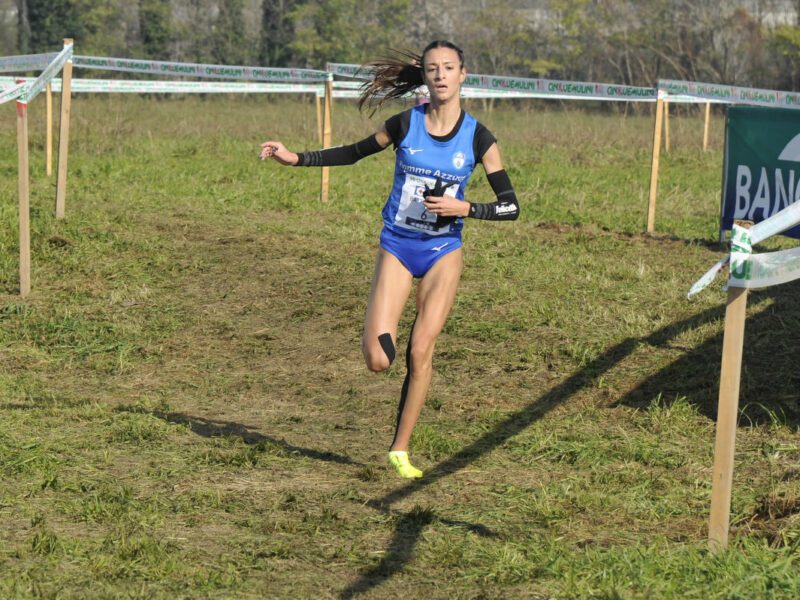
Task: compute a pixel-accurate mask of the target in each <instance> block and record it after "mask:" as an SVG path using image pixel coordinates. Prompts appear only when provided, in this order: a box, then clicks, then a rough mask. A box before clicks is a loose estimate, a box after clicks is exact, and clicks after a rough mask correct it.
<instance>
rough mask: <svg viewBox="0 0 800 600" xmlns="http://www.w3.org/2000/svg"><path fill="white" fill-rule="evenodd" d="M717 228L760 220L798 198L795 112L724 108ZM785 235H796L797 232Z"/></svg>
mask: <svg viewBox="0 0 800 600" xmlns="http://www.w3.org/2000/svg"><path fill="white" fill-rule="evenodd" d="M722 187H723V195H722V211H721V215H722V218H721V229H722V230H729V229H731V227H732V226H733V222H734V220H736V219H742V220H746V221H753V222H756V223H758V222H760V221H763V220H765V219H768V218H769V217H771V216H772V215H774V214H776V213H778V212H779V211H780V210H782V209H784V208H786V207H787V206H789V205H790V204H793V203H794V202H796V201H797V200H798V198H800V111H796V110H787V109H777V108H756V107H749V106H748V107H744V106H735V107H730V108H728V119H727V124H726V135H725V171H724V180H723V186H722ZM785 233H786V235H791V236H792V237H800V228H797V227H795V228H793V229H791V230H789V231H787V232H785Z"/></svg>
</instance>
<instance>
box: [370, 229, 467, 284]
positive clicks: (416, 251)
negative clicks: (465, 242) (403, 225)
mask: <svg viewBox="0 0 800 600" xmlns="http://www.w3.org/2000/svg"><path fill="white" fill-rule="evenodd" d="M381 248H383V249H384V250H386V251H387V252H388V253H389V254H391V255H393V256H395V257H396V258H397V260H399V261H400V262H401V263H403V266H405V268H406V269H408V270H409V272H410V273H411V275H412V276H413V277H417V278H419V277H424V276H425V273H427V272H428V271H430V270H431V267H433V265H435V264H436V261H438V260H439V259H440V258H442V257H443V256H445V255H446V254H449V253H450V252H452V251H453V250H458V249H459V248H461V236H460V235H456V236H448V235H441V236H431V237H426V238H416V237H406V236H403V235H398V234H396V233H393V232H391V231H389V230H388V229H386V228H384V229H383V231H381Z"/></svg>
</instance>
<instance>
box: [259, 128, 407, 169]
mask: <svg viewBox="0 0 800 600" xmlns="http://www.w3.org/2000/svg"><path fill="white" fill-rule="evenodd" d="M391 143H392V139H391V136H390V135H389V133H388V132H387V131H386V127H385V125H381V128H380V129H379V130H378V131H377V132H376V133H374V134H372V135H371V136H369V137H367V138H364V139H363V140H361V141H360V142H356V143H355V144H350V145H349V146H336V147H335V148H325V149H323V150H313V151H311V152H301V153H300V154H297V153H295V152H291V151H290V150H289V149H288V148H286V146H284V145H283V144H281V143H280V142H278V141H269V142H264V143H263V144H261V153H260V154H259V158H260V159H261V160H266V159H268V158H274V159H275V160H277V161H278V162H279V163H281V164H282V165H291V166H297V167H338V166H343V165H352V164H353V163H356V162H358V161H359V160H361V159H362V158H364V157H366V156H370V155H372V154H375V153H377V152H380V151H381V150H383V149H384V148H386V146H388V145H389V144H391Z"/></svg>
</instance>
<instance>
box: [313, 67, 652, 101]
mask: <svg viewBox="0 0 800 600" xmlns="http://www.w3.org/2000/svg"><path fill="white" fill-rule="evenodd" d="M325 68H326V69H327V70H328V71H329V72H330V73H333V74H334V75H340V76H344V77H353V78H357V79H369V77H370V72H369V69H368V68H366V69H362V68H361V66H360V65H355V64H346V63H327V64H326V66H325ZM470 88H472V89H483V90H496V91H507V92H518V93H520V94H525V95H524V96H523V95H520V96H519V97H521V98H522V97H525V98H564V99H567V98H583V99H586V100H623V101H638V102H655V100H656V93H657V92H656V89H655V88H649V87H638V86H632V85H617V84H610V83H589V82H581V81H560V80H551V79H532V78H527V77H505V76H500V75H476V74H468V75H467V78H466V80H465V81H464V84H463V86H462V89H470ZM472 97H474V96H472Z"/></svg>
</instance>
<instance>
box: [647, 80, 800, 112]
mask: <svg viewBox="0 0 800 600" xmlns="http://www.w3.org/2000/svg"><path fill="white" fill-rule="evenodd" d="M658 89H659V90H662V91H664V92H666V93H667V94H668V96H672V95H677V96H689V97H694V98H700V99H702V100H706V101H708V100H710V101H715V102H720V103H725V104H746V105H752V106H770V107H773V108H793V109H798V108H800V94H798V93H796V92H783V91H780V90H765V89H761V88H746V87H739V86H735V85H719V84H716V83H699V82H693V81H675V80H672V79H659V81H658Z"/></svg>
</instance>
